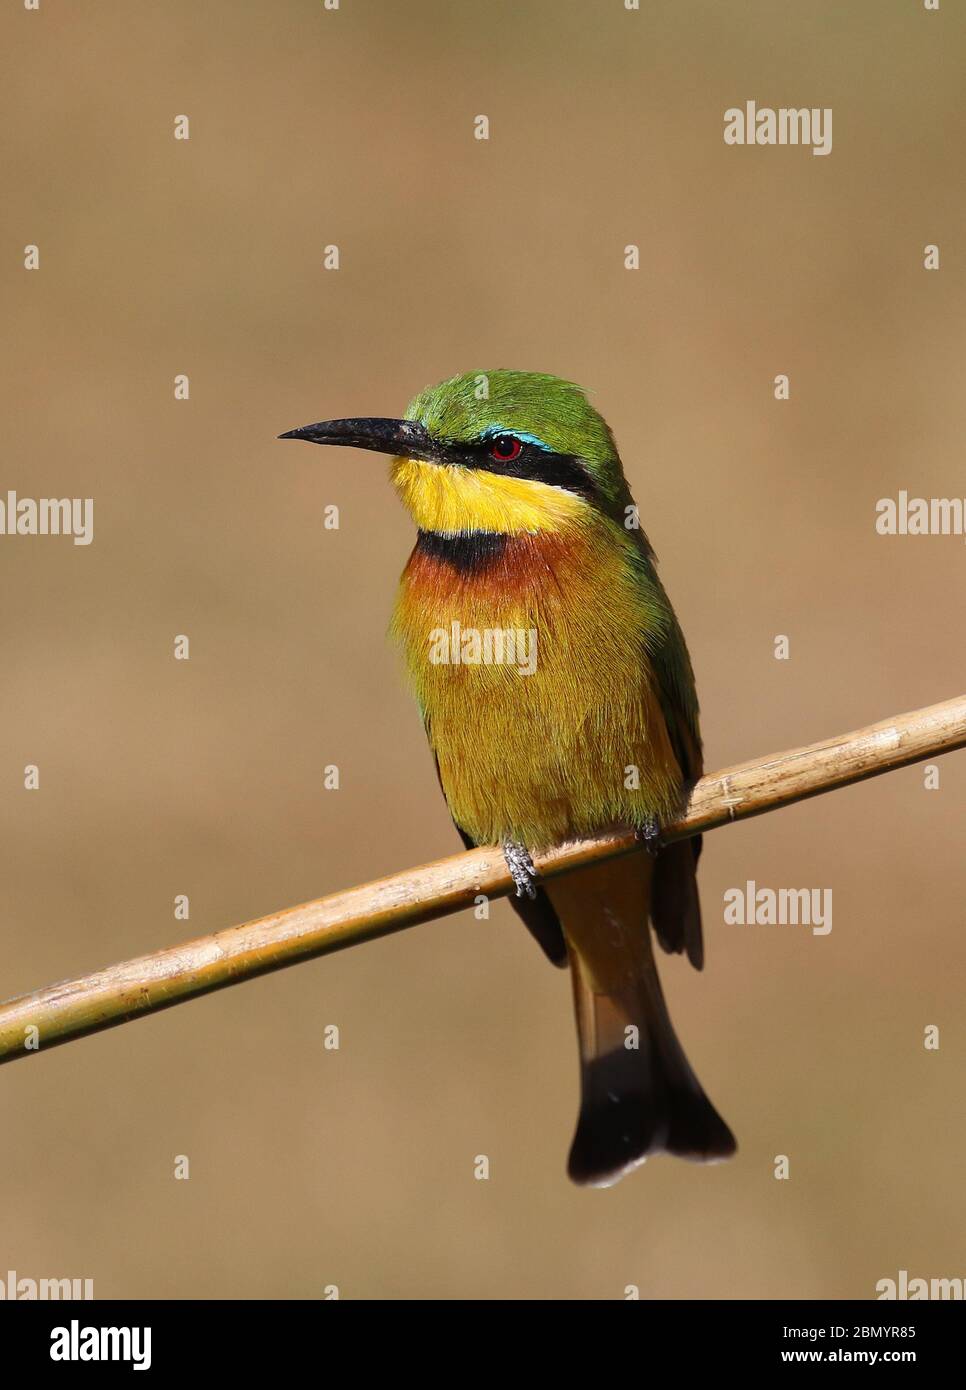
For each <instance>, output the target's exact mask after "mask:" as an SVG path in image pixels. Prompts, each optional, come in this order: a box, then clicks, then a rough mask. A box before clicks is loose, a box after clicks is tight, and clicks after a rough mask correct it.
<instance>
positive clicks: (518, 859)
mask: <svg viewBox="0 0 966 1390" xmlns="http://www.w3.org/2000/svg"><path fill="white" fill-rule="evenodd" d="M503 858H504V859H505V860H506V866H507V868H508V869H509V870H510V877H511V878H512V879H513V882H514V884H515V885H516V890H517V897H518V898H535V897H536V896H537V871H536V869H535V868H534V867H533V860H532V859H531V858H530V854H529V851H528V850H527V847H526V845H518V844H515V843H514V842H513V841H512V840H507V841H506V842H505V843H504V846H503Z"/></svg>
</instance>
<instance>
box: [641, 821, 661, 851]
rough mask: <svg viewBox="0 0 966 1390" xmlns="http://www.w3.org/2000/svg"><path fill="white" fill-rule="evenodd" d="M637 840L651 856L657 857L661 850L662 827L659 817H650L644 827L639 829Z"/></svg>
mask: <svg viewBox="0 0 966 1390" xmlns="http://www.w3.org/2000/svg"><path fill="white" fill-rule="evenodd" d="M637 838H638V839H639V840H640V842H641V844H642V845H643V846H644V848H645V850H646V851H647V853H648V854H650V855H652V856H653V855H656V854H657V852H658V850H659V849H660V848H661V827H660V825H659V824H658V819H657V816H648V817H647V818H646V819H645V821H644V823H643V825H639V826H638V827H637Z"/></svg>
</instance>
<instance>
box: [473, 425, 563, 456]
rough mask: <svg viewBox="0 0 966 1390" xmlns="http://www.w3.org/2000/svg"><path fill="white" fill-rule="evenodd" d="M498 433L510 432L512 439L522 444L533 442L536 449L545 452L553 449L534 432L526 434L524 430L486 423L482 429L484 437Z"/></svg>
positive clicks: (489, 437)
mask: <svg viewBox="0 0 966 1390" xmlns="http://www.w3.org/2000/svg"><path fill="white" fill-rule="evenodd" d="M498 434H512V436H513V438H514V439H519V440H520V442H521V443H522V444H534V445H536V447H537V448H538V449H542V450H543V451H544V453H546V454H552V453H554V452H555V450H553V449H551V447H550V445H549V444H545V443H544V441H543V440H542V439H538V438H537V436H536V435H535V434H527V433H526V431H524V430H511V429H509V428H508V427H507V426H506V425H487V427H486V429H485V430H484V431H483V438H484V439H493V438H494V437H495V436H496V435H498Z"/></svg>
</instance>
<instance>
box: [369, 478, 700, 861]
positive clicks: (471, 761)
mask: <svg viewBox="0 0 966 1390" xmlns="http://www.w3.org/2000/svg"><path fill="white" fill-rule="evenodd" d="M437 471H439V470H437ZM499 481H500V482H503V481H505V480H503V479H500V480H499ZM542 491H544V492H546V491H547V489H542ZM561 505H563V506H567V505H569V499H568V501H567V502H564V503H563V504H561ZM577 505H578V506H580V507H581V512H580V513H577V512H576V511H575V513H574V516H573V517H572V518H571V519H570V524H565V523H564V524H560V525H558V526H555V527H554V528H553V529H539V528H537V529H534V530H532V531H528V530H516V531H514V532H513V533H510V534H507V533H506V532H505V531H502V530H501V528H500V527H494V528H493V530H492V531H489V530H486V529H484V528H480V530H478V531H469V532H468V531H466V530H461V529H460V528H459V526H455V527H453V531H452V533H451V534H447V528H445V527H433V528H424V531H425V532H426V533H425V534H421V536H420V540H419V543H418V544H417V546H416V549H415V550H414V551H413V554H412V556H411V558H410V561H409V564H408V565H407V567H406V570H405V572H404V574H403V578H402V583H401V586H400V592H399V598H398V602H397V605H396V611H395V616H394V620H393V628H394V632H395V634H396V636H397V637H398V638H399V640H400V642H401V644H402V647H403V650H404V653H405V656H406V661H407V665H408V668H409V673H410V677H411V681H412V684H413V687H414V691H415V694H416V698H417V700H418V702H419V704H420V707H421V708H422V711H423V714H424V716H425V719H426V723H427V729H428V733H429V738H430V742H431V743H432V745H433V748H434V750H435V753H436V757H437V759H438V762H439V769H440V777H441V779H442V783H443V789H444V791H445V793H446V797H447V801H448V802H449V806H450V810H451V811H452V813H453V817H454V819H455V820H456V822H457V824H458V825H460V826H461V827H462V829H464V830H465V831H466V832H467V833H468V834H469V835H471V836H472V837H473V839H474V840H475V841H476V842H477V843H481V844H483V843H497V842H499V841H500V840H503V839H515V840H519V841H522V842H523V843H525V844H527V845H529V846H530V847H531V848H539V847H541V846H544V845H548V844H552V843H555V842H558V841H559V840H561V839H565V838H567V837H568V836H572V835H575V834H580V833H585V832H588V831H590V830H593V829H598V828H600V827H602V826H605V825H610V824H619V823H640V822H641V821H642V820H643V819H644V818H645V816H647V815H657V816H658V817H659V818H663V817H666V816H668V815H669V814H672V813H673V812H674V811H675V810H676V809H677V805H678V799H679V796H680V784H681V774H680V771H679V769H678V766H677V763H676V761H675V758H674V754H673V752H672V749H671V746H670V741H669V739H668V735H667V730H666V727H665V723H664V717H663V714H662V711H661V707H660V703H659V699H658V694H657V690H656V688H655V680H654V677H653V672H652V668H651V664H650V661H649V658H648V643H649V641H650V640H653V638H654V637H655V635H656V634H657V633H658V632H659V630H660V627H661V624H662V622H663V621H664V613H663V611H662V609H661V607H660V603H659V600H658V598H657V596H656V595H654V594H653V593H650V592H649V591H648V590H647V588H646V586H643V585H642V583H641V576H640V572H639V569H638V568H636V567H635V564H634V558H633V550H632V543H630V542H626V543H625V542H624V541H623V538H622V537H621V536H620V533H619V531H617V530H616V528H615V527H614V525H613V523H611V522H608V521H605V520H604V519H602V518H599V517H596V516H594V514H592V513H590V512H589V510H588V509H583V505H582V504H581V503H579V500H577ZM543 511H544V515H545V508H544V509H543ZM464 525H465V523H464Z"/></svg>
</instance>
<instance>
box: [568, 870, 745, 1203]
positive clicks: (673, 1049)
mask: <svg viewBox="0 0 966 1390" xmlns="http://www.w3.org/2000/svg"><path fill="white" fill-rule="evenodd" d="M653 867H654V864H653V860H652V859H650V858H649V857H648V856H647V855H645V854H632V855H628V856H626V857H622V858H619V859H613V860H609V861H607V862H606V863H604V864H597V865H591V866H589V867H587V868H584V869H580V870H578V871H577V872H576V873H573V874H568V875H565V876H563V877H561V878H557V879H551V880H549V881H548V882H547V884H546V891H547V893H548V894H549V896H550V898H551V901H552V902H553V906H554V908H555V909H556V912H557V915H558V916H559V918H560V921H561V923H562V925H563V930H564V935H565V937H566V941H567V954H568V956H569V959H570V970H571V975H572V977H573V989H574V1006H575V1009H576V1014H577V1032H578V1036H579V1042H580V1073H581V1105H580V1116H579V1119H578V1121H577V1133H576V1135H575V1136H574V1142H573V1145H572V1147H571V1150H570V1160H569V1164H568V1170H569V1173H570V1176H571V1177H572V1178H573V1180H574V1181H575V1182H578V1183H589V1184H593V1185H595V1186H607V1185H609V1184H610V1183H612V1182H616V1181H617V1179H618V1178H619V1177H620V1176H621V1175H622V1174H623V1173H624V1172H625V1171H626V1170H627V1169H628V1168H632V1167H634V1166H635V1165H636V1164H637V1163H640V1162H641V1161H642V1160H643V1159H644V1158H645V1157H646V1156H647V1155H648V1154H652V1153H661V1152H666V1153H671V1154H677V1155H679V1156H680V1157H682V1158H692V1159H698V1160H703V1161H709V1160H714V1159H721V1158H727V1157H728V1156H729V1155H730V1154H733V1153H734V1151H735V1147H736V1146H735V1140H734V1136H733V1135H732V1133H731V1131H730V1129H729V1128H728V1126H727V1125H726V1124H725V1122H724V1120H722V1118H721V1116H720V1115H719V1114H718V1112H717V1111H716V1110H715V1108H714V1106H713V1105H712V1104H711V1102H710V1101H709V1100H708V1097H707V1096H706V1095H705V1093H704V1091H703V1090H702V1089H701V1084H700V1082H699V1081H698V1079H697V1077H696V1076H695V1074H694V1072H693V1071H692V1070H691V1067H690V1065H689V1064H688V1059H687V1058H686V1057H685V1055H684V1051H683V1049H682V1047H681V1044H680V1043H679V1042H678V1040H677V1036H676V1034H675V1032H674V1029H673V1028H672V1026H671V1020H670V1018H669V1017H668V1011H667V1005H666V1004H665V1002H664V995H663V993H662V991H661V982H660V980H659V979H658V975H657V967H656V966H655V964H654V953H653V951H652V949H651V937H650V928H649V927H648V905H649V899H650V892H651V878H652V875H653Z"/></svg>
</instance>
